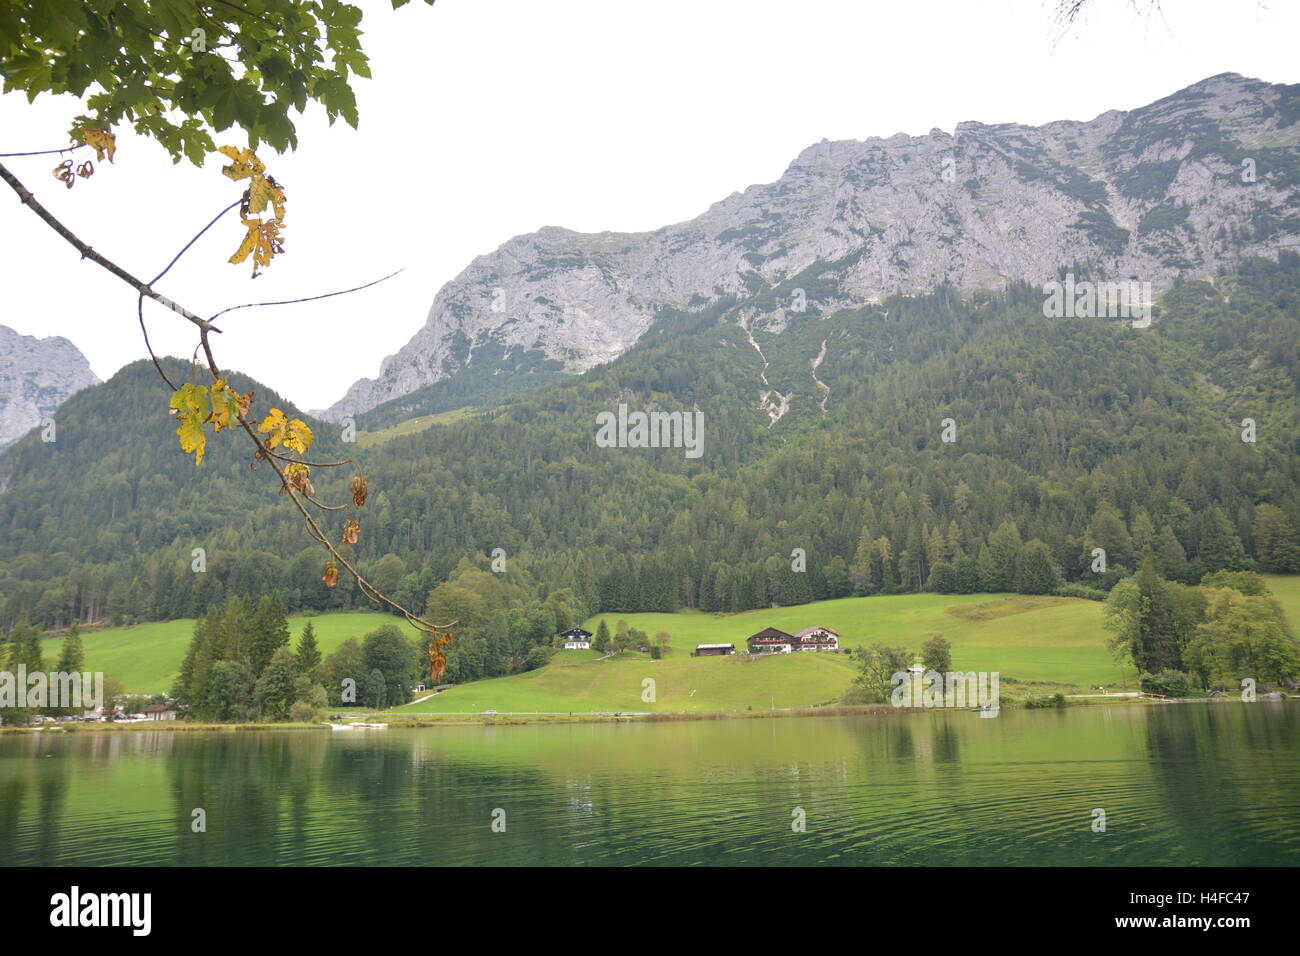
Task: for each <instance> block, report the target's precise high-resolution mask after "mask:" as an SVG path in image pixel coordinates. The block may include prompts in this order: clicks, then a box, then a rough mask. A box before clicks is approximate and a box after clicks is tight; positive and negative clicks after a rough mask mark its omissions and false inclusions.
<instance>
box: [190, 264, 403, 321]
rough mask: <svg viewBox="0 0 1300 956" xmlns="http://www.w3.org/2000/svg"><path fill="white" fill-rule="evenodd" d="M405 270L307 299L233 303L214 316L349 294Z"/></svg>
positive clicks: (367, 287) (384, 280) (401, 269)
mask: <svg viewBox="0 0 1300 956" xmlns="http://www.w3.org/2000/svg"><path fill="white" fill-rule="evenodd" d="M405 271H406V267H405V266H403V267H402V268H400V269H398V270H397V272H390V273H389V274H388V275H386V276H384V277H383V278H382V279H376V280H375V281H374V282H367V283H366V284H365V285H359V286H354V287H353V288H351V289H343V290H341V291H339V292H326V293H325V294H324V295H311V296H307V298H305V299H284V300H282V301H280V302H246V303H244V304H243V305H232V306H231V307H230V308H228V309H222V310H221V311H220V312H218V313H217V314H216V315H214V316H213V317H212V318H213V319H216V318H217V316H221V315H225V314H226V313H227V312H234V311H235V310H236V309H256V308H259V307H260V306H264V305H296V304H297V303H299V302H315V301H316V300H317V299H329V298H333V297H334V296H336V295H347V294H348V293H349V292H360V291H361V290H362V289H369V288H370V287H371V286H372V285H379V283H381V282H387V281H388V280H389V279H391V278H392V277H393V276H395V275H397V273H398V272H405Z"/></svg>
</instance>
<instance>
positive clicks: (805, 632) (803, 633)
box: [795, 626, 840, 640]
mask: <svg viewBox="0 0 1300 956" xmlns="http://www.w3.org/2000/svg"><path fill="white" fill-rule="evenodd" d="M814 631H825V632H826V633H827V634H830V635H831V636H833V637H839V636H840V632H839V631H836V630H832V629H831V628H829V627H821V626H818V627H805V628H804V629H803V630H802V631H800V632H799V633H798V634H796V635H795V637H797V638H800V639H801V640H802V639H803V638H805V637H811V636H812V633H813V632H814Z"/></svg>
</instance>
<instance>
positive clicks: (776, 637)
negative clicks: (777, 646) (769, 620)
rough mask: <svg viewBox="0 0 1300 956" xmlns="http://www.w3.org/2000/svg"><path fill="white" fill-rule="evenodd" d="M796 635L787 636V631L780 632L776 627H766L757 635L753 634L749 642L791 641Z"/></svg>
mask: <svg viewBox="0 0 1300 956" xmlns="http://www.w3.org/2000/svg"><path fill="white" fill-rule="evenodd" d="M793 639H794V635H792V634H787V633H786V632H785V631H778V630H777V629H776V628H774V627H765V628H763V629H762V630H761V631H759V632H758V633H757V634H751V635H750V636H749V637H748V638H747V640H751V641H790V640H793Z"/></svg>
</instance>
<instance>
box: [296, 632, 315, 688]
mask: <svg viewBox="0 0 1300 956" xmlns="http://www.w3.org/2000/svg"><path fill="white" fill-rule="evenodd" d="M297 659H298V673H299V674H303V675H305V676H307V677H310V678H311V679H312V680H315V679H316V677H317V671H318V670H319V668H320V663H321V653H320V647H319V646H318V645H317V644H316V629H315V628H314V627H313V626H312V623H311V621H310V620H308V621H307V623H306V625H305V626H304V627H303V629H302V634H301V635H299V637H298V654H297Z"/></svg>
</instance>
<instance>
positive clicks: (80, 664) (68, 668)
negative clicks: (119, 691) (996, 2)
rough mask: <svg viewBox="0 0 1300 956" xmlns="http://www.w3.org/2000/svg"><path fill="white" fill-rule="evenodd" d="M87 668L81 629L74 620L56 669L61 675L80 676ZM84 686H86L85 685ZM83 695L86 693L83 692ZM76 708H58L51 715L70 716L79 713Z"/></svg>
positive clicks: (53, 709) (60, 652) (65, 637)
mask: <svg viewBox="0 0 1300 956" xmlns="http://www.w3.org/2000/svg"><path fill="white" fill-rule="evenodd" d="M85 666H86V655H85V652H84V650H83V649H82V645H81V628H80V626H79V625H78V624H77V622H76V621H75V620H74V621H73V622H72V624H71V626H70V627H69V628H68V633H67V634H66V635H64V638H63V648H62V650H60V651H59V662H58V663H57V664H56V665H55V667H54V669H55V670H56V671H58V672H59V673H60V674H80V673H81V672H82V670H83V668H85ZM83 686H84V685H83ZM82 693H83V694H84V693H85V691H83V692H82ZM78 709H79V708H76V707H56V708H52V709H51V711H50V713H52V714H53V715H55V716H61V717H62V716H69V715H71V714H75V713H77V711H78Z"/></svg>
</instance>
